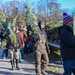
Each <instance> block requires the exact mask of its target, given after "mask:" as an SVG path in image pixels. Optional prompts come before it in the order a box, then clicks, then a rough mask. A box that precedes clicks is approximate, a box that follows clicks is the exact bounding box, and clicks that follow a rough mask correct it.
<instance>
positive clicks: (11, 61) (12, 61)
mask: <svg viewBox="0 0 75 75" xmlns="http://www.w3.org/2000/svg"><path fill="white" fill-rule="evenodd" d="M10 63H11V66H12V70H15V64H14V59H13V60H10Z"/></svg>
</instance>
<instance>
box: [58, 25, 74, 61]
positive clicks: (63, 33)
mask: <svg viewBox="0 0 75 75" xmlns="http://www.w3.org/2000/svg"><path fill="white" fill-rule="evenodd" d="M58 33H59V37H60V50H61V56H62V60H63V61H65V60H75V36H74V34H73V29H72V28H71V27H69V26H67V25H63V26H61V27H59V28H58Z"/></svg>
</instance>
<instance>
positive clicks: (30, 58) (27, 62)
mask: <svg viewBox="0 0 75 75" xmlns="http://www.w3.org/2000/svg"><path fill="white" fill-rule="evenodd" d="M1 53H2V49H1V48H0V75H36V74H35V66H34V64H35V63H34V53H31V54H26V55H25V56H24V60H23V61H22V63H20V67H21V70H19V71H18V70H15V71H12V70H11V64H10V59H9V58H8V59H2V58H1ZM49 57H50V62H49V65H48V67H47V70H46V71H47V72H48V74H49V75H62V73H63V67H62V64H61V61H60V58H59V56H57V55H53V54H50V55H49Z"/></svg>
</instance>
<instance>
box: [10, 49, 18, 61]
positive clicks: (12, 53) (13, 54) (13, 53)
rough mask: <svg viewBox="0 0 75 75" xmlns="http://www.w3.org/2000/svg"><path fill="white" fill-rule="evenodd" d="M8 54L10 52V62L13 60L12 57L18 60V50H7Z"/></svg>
mask: <svg viewBox="0 0 75 75" xmlns="http://www.w3.org/2000/svg"><path fill="white" fill-rule="evenodd" d="M9 52H10V60H12V59H14V57H15V58H16V59H19V50H17V51H15V50H14V49H13V50H11V49H9Z"/></svg>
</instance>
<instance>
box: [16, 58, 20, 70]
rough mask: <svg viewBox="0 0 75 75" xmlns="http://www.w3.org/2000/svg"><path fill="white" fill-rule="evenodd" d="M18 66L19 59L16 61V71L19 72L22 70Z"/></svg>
mask: <svg viewBox="0 0 75 75" xmlns="http://www.w3.org/2000/svg"><path fill="white" fill-rule="evenodd" d="M18 64H19V60H18V59H16V69H17V70H20V67H19V65H18Z"/></svg>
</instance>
